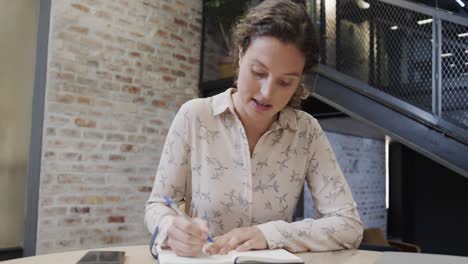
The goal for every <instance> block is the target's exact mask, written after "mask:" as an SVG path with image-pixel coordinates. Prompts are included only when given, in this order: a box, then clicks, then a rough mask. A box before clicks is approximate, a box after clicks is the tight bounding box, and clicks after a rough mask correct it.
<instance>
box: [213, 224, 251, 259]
mask: <svg viewBox="0 0 468 264" xmlns="http://www.w3.org/2000/svg"><path fill="white" fill-rule="evenodd" d="M250 235H251V234H250V233H249V232H248V229H246V228H237V229H234V230H232V231H231V232H229V233H227V234H225V235H223V236H220V237H217V238H215V242H214V243H213V244H212V245H211V246H210V247H209V248H208V249H207V252H208V253H209V254H212V255H213V254H227V253H228V252H229V251H231V250H233V249H235V248H236V247H238V246H239V245H241V244H243V243H244V242H245V241H247V240H249V239H250Z"/></svg>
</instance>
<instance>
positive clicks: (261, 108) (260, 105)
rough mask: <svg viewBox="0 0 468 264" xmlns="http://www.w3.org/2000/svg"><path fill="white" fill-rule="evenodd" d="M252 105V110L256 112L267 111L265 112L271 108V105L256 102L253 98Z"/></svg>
mask: <svg viewBox="0 0 468 264" xmlns="http://www.w3.org/2000/svg"><path fill="white" fill-rule="evenodd" d="M252 104H253V106H254V108H255V109H256V110H258V111H267V110H270V109H271V108H272V107H273V105H271V104H268V103H266V102H262V101H259V100H256V99H255V98H252Z"/></svg>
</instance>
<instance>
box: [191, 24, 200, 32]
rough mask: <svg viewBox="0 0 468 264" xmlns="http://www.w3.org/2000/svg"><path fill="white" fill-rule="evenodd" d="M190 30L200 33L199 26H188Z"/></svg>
mask: <svg viewBox="0 0 468 264" xmlns="http://www.w3.org/2000/svg"><path fill="white" fill-rule="evenodd" d="M190 28H191V29H192V30H193V31H195V32H201V28H200V27H199V26H196V25H194V24H190Z"/></svg>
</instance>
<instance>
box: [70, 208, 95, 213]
mask: <svg viewBox="0 0 468 264" xmlns="http://www.w3.org/2000/svg"><path fill="white" fill-rule="evenodd" d="M70 211H71V212H72V213H76V214H89V211H90V208H89V207H72V208H71V209H70Z"/></svg>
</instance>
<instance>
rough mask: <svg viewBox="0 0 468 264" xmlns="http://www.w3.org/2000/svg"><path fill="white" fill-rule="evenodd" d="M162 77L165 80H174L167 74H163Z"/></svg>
mask: <svg viewBox="0 0 468 264" xmlns="http://www.w3.org/2000/svg"><path fill="white" fill-rule="evenodd" d="M162 79H163V80H164V81H166V82H172V81H174V78H172V77H170V76H167V75H163V77H162Z"/></svg>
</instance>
